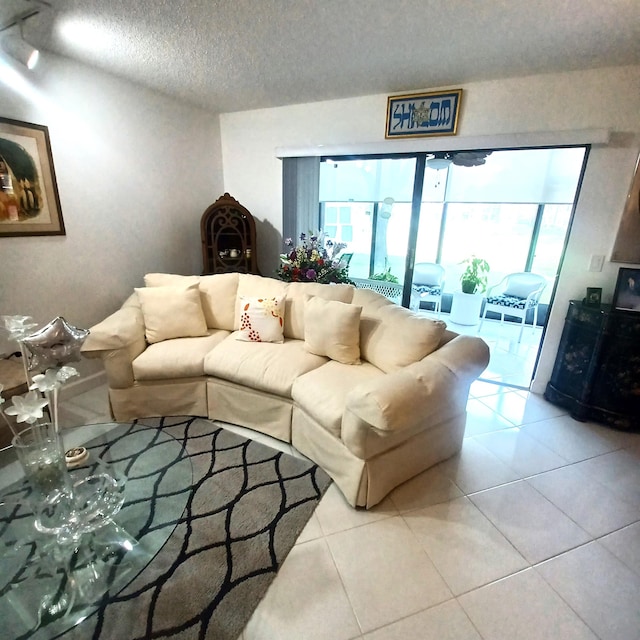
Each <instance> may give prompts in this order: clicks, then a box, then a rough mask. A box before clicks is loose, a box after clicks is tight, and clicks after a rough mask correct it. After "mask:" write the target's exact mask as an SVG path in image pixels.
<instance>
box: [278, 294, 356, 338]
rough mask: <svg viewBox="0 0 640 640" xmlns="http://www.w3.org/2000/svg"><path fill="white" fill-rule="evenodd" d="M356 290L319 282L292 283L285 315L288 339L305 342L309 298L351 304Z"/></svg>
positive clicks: (285, 333)
mask: <svg viewBox="0 0 640 640" xmlns="http://www.w3.org/2000/svg"><path fill="white" fill-rule="evenodd" d="M353 292H354V288H353V287H352V286H351V285H349V284H318V283H317V282H290V283H289V286H288V287H287V299H286V303H285V304H286V307H285V314H284V335H285V337H286V338H295V339H296V340H304V339H305V332H304V317H305V309H306V300H307V298H308V297H309V296H314V297H316V298H321V299H323V300H337V301H338V302H351V299H352V298H353Z"/></svg>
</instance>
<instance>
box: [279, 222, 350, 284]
mask: <svg viewBox="0 0 640 640" xmlns="http://www.w3.org/2000/svg"><path fill="white" fill-rule="evenodd" d="M285 245H286V246H287V247H290V248H289V249H288V252H287V253H282V254H280V261H281V263H282V264H281V265H280V266H279V267H278V269H277V270H276V275H277V276H278V277H279V278H280V279H281V280H284V281H285V282H319V283H321V284H328V283H331V282H346V283H349V284H351V280H349V273H348V264H347V261H346V260H344V259H343V258H341V257H340V255H339V254H340V252H341V251H342V249H344V248H345V247H346V244H345V243H344V242H334V241H333V240H331V239H327V240H325V238H324V234H323V233H322V232H319V233H316V234H306V233H301V234H300V244H299V245H298V246H296V247H294V246H293V240H292V239H291V238H287V239H286V240H285Z"/></svg>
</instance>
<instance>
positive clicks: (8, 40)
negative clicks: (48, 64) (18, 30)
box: [0, 34, 40, 69]
mask: <svg viewBox="0 0 640 640" xmlns="http://www.w3.org/2000/svg"><path fill="white" fill-rule="evenodd" d="M0 45H1V46H2V48H3V49H4V51H5V52H6V53H8V54H9V55H10V56H11V57H12V58H13V59H14V60H17V61H18V62H20V63H22V64H23V65H24V66H25V67H27V69H33V68H34V67H35V66H36V64H38V57H39V56H40V52H39V51H38V50H37V49H36V48H35V47H32V46H31V45H30V44H29V43H28V42H27V41H26V40H24V39H23V38H22V37H21V36H18V35H15V34H9V35H6V36H3V37H2V40H0Z"/></svg>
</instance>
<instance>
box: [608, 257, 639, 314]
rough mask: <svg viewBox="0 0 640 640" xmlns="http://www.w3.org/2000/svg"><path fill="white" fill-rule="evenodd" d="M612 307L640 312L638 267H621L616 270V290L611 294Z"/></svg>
mask: <svg viewBox="0 0 640 640" xmlns="http://www.w3.org/2000/svg"><path fill="white" fill-rule="evenodd" d="M613 308H614V309H616V310H618V311H636V312H639V313H640V268H638V269H631V268H627V267H622V268H621V269H619V270H618V280H617V282H616V290H615V293H614V294H613Z"/></svg>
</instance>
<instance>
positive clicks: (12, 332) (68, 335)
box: [0, 316, 89, 435]
mask: <svg viewBox="0 0 640 640" xmlns="http://www.w3.org/2000/svg"><path fill="white" fill-rule="evenodd" d="M0 319H1V320H2V321H3V323H4V329H5V330H6V331H7V332H8V333H9V339H10V340H15V341H16V342H17V343H18V345H19V346H20V353H21V356H22V364H23V366H24V374H25V379H26V381H27V384H28V386H29V391H28V392H27V393H25V394H24V395H22V396H14V397H13V398H12V405H13V406H11V407H8V408H7V409H3V407H2V405H3V404H4V402H5V399H4V398H3V397H2V391H3V386H2V385H0V415H1V416H2V417H3V418H4V419H5V421H6V423H7V425H8V426H9V428H10V429H11V431H12V432H13V435H16V432H15V430H14V428H13V426H12V425H11V423H10V422H9V420H7V417H6V416H15V418H16V422H18V423H20V422H26V423H27V424H36V423H37V422H38V421H40V420H42V419H43V418H44V411H43V410H44V408H45V407H47V406H48V413H49V417H50V419H51V422H52V424H53V426H54V430H55V432H56V433H58V431H59V423H58V391H59V389H60V387H61V386H62V385H63V384H65V383H66V382H67V381H68V380H69V379H70V378H73V377H74V376H77V375H79V374H78V372H77V371H76V370H75V369H74V368H73V367H69V366H67V365H66V363H67V362H68V361H70V360H79V359H80V347H81V345H82V343H83V342H84V340H85V338H86V337H87V334H88V333H89V331H88V330H86V329H78V328H77V327H73V326H71V325H70V324H68V323H67V322H66V320H64V318H61V317H58V318H55V319H54V320H52V321H51V322H49V323H48V324H47V325H45V326H44V327H43V328H42V329H40V330H38V331H36V332H35V333H31V330H32V329H33V328H34V327H36V326H37V325H36V324H35V323H34V322H32V318H31V317H30V316H0ZM29 354H30V355H29ZM49 365H53V366H49ZM33 369H36V370H40V371H44V373H38V374H36V375H33V376H32V375H30V372H31V371H32V370H33Z"/></svg>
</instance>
